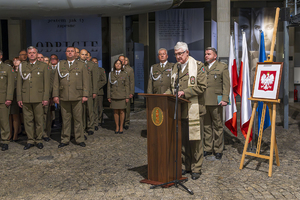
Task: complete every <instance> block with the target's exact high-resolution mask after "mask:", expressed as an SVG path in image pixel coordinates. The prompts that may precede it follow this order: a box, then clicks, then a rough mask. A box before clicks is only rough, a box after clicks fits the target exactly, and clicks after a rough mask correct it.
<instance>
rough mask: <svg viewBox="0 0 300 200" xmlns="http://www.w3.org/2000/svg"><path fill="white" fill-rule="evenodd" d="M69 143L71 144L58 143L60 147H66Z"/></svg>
mask: <svg viewBox="0 0 300 200" xmlns="http://www.w3.org/2000/svg"><path fill="white" fill-rule="evenodd" d="M67 145H69V144H66V143H60V144H59V145H58V148H62V147H65V146H67Z"/></svg>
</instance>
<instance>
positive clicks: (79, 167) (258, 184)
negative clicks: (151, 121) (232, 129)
mask: <svg viewBox="0 0 300 200" xmlns="http://www.w3.org/2000/svg"><path fill="white" fill-rule="evenodd" d="M140 105H141V104H139V103H137V104H136V108H135V112H134V113H132V122H131V126H130V129H129V130H127V131H125V132H124V134H123V135H115V134H114V130H113V129H114V123H113V121H112V120H109V119H106V120H105V125H104V126H103V128H100V130H98V131H97V132H96V133H95V134H94V135H92V136H89V137H88V140H87V141H86V144H87V146H86V147H85V148H82V147H80V146H77V145H74V144H70V145H69V146H67V147H65V148H62V149H58V148H57V146H58V144H59V132H58V130H56V132H54V133H53V135H52V140H51V141H50V142H48V143H46V142H44V145H45V147H44V149H42V150H39V149H37V148H36V147H34V148H31V149H29V150H27V151H24V150H23V145H24V143H25V141H24V140H23V141H22V140H21V141H20V142H17V143H15V142H13V143H10V145H9V150H8V151H5V152H0V156H1V162H0V181H1V184H0V198H1V199H14V200H15V199H28V200H29V199H30V200H31V199H80V200H82V199H187V198H189V199H300V181H299V180H300V173H299V171H300V156H299V153H298V152H299V149H300V135H299V127H300V123H299V120H300V115H299V112H300V106H299V105H291V107H290V108H291V109H290V119H289V123H290V129H289V130H288V131H287V130H284V129H283V128H282V117H280V115H278V116H277V124H276V135H277V141H278V148H279V157H280V166H279V167H277V166H276V165H275V164H274V166H273V176H272V177H271V178H269V177H268V167H269V165H268V162H267V161H266V160H263V159H255V158H252V157H251V158H246V162H245V163H246V166H245V168H244V169H243V170H239V163H240V160H241V154H242V150H243V144H244V141H245V139H244V137H243V136H242V134H241V133H240V132H239V135H238V137H237V138H236V137H234V136H233V135H232V134H230V133H229V132H228V130H226V132H225V144H226V145H225V147H226V150H225V151H224V156H223V158H222V160H220V161H217V160H214V157H208V158H207V159H205V160H204V163H203V170H202V172H203V175H201V177H200V179H198V180H196V181H194V180H191V179H190V175H188V176H187V177H188V178H189V180H188V181H187V182H186V183H185V186H187V187H188V188H190V189H191V190H193V191H194V193H195V194H194V195H193V196H191V195H190V194H188V193H187V192H186V191H184V190H183V189H182V188H180V187H179V188H175V187H170V188H166V189H163V188H157V189H149V187H150V186H149V185H147V184H141V183H139V181H140V180H142V179H144V178H146V177H147V138H146V113H145V110H144V109H143V108H142V106H140ZM280 110H281V108H279V111H280ZM105 113H106V115H107V116H108V117H111V112H110V110H106V111H105ZM238 124H239V122H238ZM22 139H25V138H24V137H23V138H22ZM269 141H270V128H268V129H267V130H266V132H265V134H264V137H263V148H262V149H263V151H265V153H266V154H268V153H269V151H268V148H269V145H270V142H269ZM274 163H275V162H274Z"/></svg>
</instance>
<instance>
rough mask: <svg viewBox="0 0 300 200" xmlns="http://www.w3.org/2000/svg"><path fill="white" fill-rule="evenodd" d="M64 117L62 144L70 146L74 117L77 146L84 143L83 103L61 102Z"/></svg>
mask: <svg viewBox="0 0 300 200" xmlns="http://www.w3.org/2000/svg"><path fill="white" fill-rule="evenodd" d="M60 102H61V103H60V105H61V115H62V121H63V124H62V131H61V143H65V144H68V143H69V141H70V137H71V120H72V117H73V126H74V137H75V141H76V143H77V144H79V143H81V142H83V141H84V136H83V128H82V103H81V100H79V101H60Z"/></svg>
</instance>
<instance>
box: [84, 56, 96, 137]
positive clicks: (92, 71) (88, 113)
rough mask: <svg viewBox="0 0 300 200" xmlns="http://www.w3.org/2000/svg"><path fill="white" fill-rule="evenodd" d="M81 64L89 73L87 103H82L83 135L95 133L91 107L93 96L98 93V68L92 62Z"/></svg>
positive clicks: (93, 100)
mask: <svg viewBox="0 0 300 200" xmlns="http://www.w3.org/2000/svg"><path fill="white" fill-rule="evenodd" d="M80 61H81V62H83V63H84V64H85V66H86V68H87V70H88V73H89V96H88V101H87V102H84V104H83V109H82V111H83V114H82V117H83V120H82V121H83V131H84V134H86V133H87V132H90V131H92V132H94V131H95V125H94V122H95V119H94V111H93V105H94V102H95V99H93V94H97V93H98V70H97V68H98V66H97V64H95V63H94V62H92V61H87V60H86V61H83V60H80Z"/></svg>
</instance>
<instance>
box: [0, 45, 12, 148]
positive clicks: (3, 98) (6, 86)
mask: <svg viewBox="0 0 300 200" xmlns="http://www.w3.org/2000/svg"><path fill="white" fill-rule="evenodd" d="M2 57H3V52H2V50H0V131H1V139H2V151H5V150H8V144H9V135H10V129H9V109H10V105H11V102H12V100H13V95H14V70H13V68H12V67H10V66H9V65H7V64H4V63H3V62H2Z"/></svg>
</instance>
